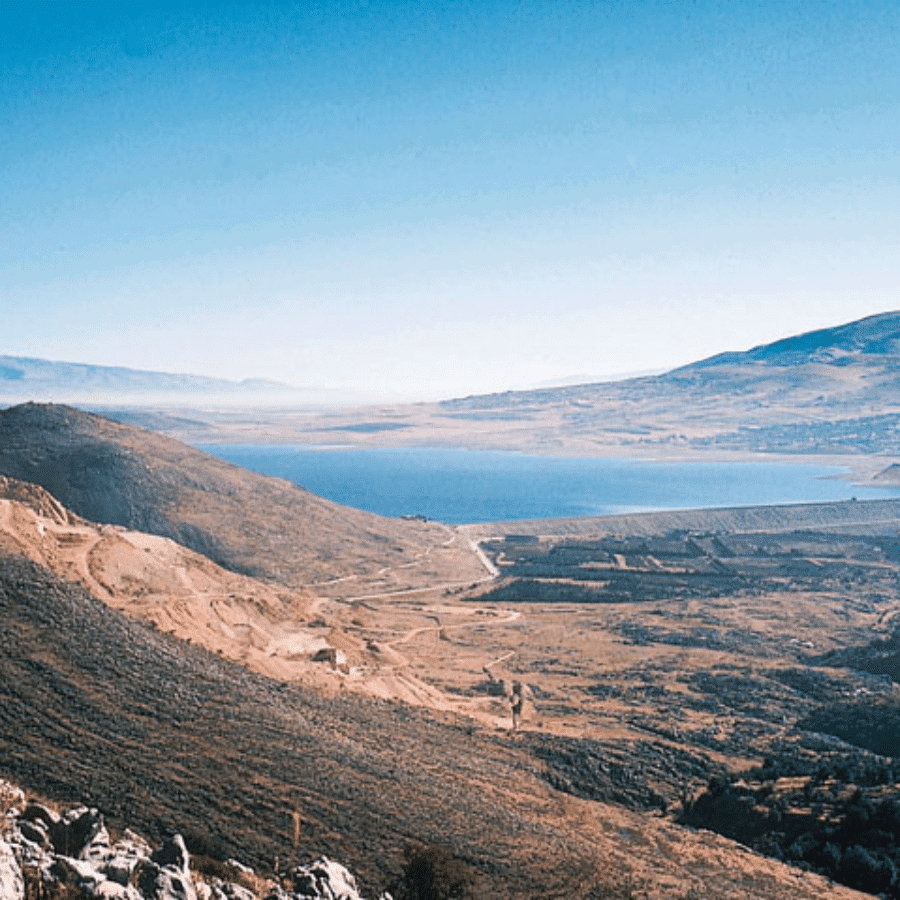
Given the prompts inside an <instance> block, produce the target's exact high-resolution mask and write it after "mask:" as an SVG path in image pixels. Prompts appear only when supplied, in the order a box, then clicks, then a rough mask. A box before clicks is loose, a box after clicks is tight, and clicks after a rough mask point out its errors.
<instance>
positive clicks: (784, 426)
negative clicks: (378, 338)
mask: <svg viewBox="0 0 900 900" xmlns="http://www.w3.org/2000/svg"><path fill="white" fill-rule="evenodd" d="M263 424H265V423H263V422H261V423H260V427H262V425H263ZM269 424H270V426H271V427H270V433H271V434H273V435H274V434H278V427H277V426H278V425H279V422H278V421H277V420H276V419H272V420H269ZM280 424H281V425H282V426H283V425H284V424H285V423H280ZM210 426H211V433H212V432H214V429H215V428H216V427H219V426H220V423H217V422H210ZM336 433H338V434H340V435H341V439H342V440H346V441H347V442H352V443H363V442H365V443H367V444H381V445H392V446H462V447H472V448H483V449H484V448H490V449H514V450H522V451H526V452H536V453H566V454H573V455H583V456H621V455H628V454H632V455H641V456H648V455H652V456H654V457H658V456H671V455H682V456H683V455H692V456H696V455H708V454H710V453H714V454H718V455H722V454H737V455H741V456H745V457H746V456H747V455H755V454H758V453H778V454H792V455H800V454H802V455H811V456H846V455H854V456H860V455H865V456H895V455H898V454H900V312H887V313H883V314H881V315H877V316H871V317H869V318H866V319H862V320H860V321H858V322H851V323H849V324H846V325H841V326H839V327H835V328H825V329H821V330H818V331H812V332H809V333H807V334H802V335H797V336H794V337H788V338H785V339H783V340H780V341H776V342H775V343H772V344H766V345H763V346H760V347H755V348H753V349H751V350H748V351H746V352H741V353H736V352H730V353H722V354H719V355H717V356H713V357H710V358H709V359H705V360H701V361H699V362H696V363H692V364H691V365H687V366H683V367H681V368H678V369H675V370H673V371H671V372H666V373H664V374H661V375H651V376H645V377H641V378H632V379H628V380H625V381H616V382H603V383H597V384H583V385H574V386H568V387H555V388H549V389H543V390H532V391H508V392H505V393H500V394H487V395H481V396H472V397H464V398H460V399H455V400H446V401H444V402H441V403H434V404H418V405H415V406H413V405H408V406H401V405H398V406H394V407H389V408H388V407H381V408H378V409H368V410H358V411H355V412H353V413H352V414H347V415H342V416H336V415H327V416H325V415H323V416H320V417H318V418H317V419H307V420H305V421H304V422H303V426H302V431H301V430H299V429H298V430H296V431H295V432H294V433H293V434H292V435H291V437H292V438H293V439H295V440H298V441H301V440H302V441H304V442H308V443H315V442H322V443H324V442H326V441H329V442H333V441H334V440H335V434H336ZM183 436H185V437H187V435H183ZM882 468H883V466H882Z"/></svg>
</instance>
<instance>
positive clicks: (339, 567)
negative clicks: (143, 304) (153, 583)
mask: <svg viewBox="0 0 900 900" xmlns="http://www.w3.org/2000/svg"><path fill="white" fill-rule="evenodd" d="M0 474H3V475H7V476H10V477H13V478H17V479H19V480H22V481H27V482H33V483H35V484H39V485H41V486H43V487H44V488H46V489H47V490H48V491H49V492H50V493H51V494H52V495H53V496H54V497H56V498H57V499H58V500H59V501H61V502H62V503H63V504H65V505H66V506H67V507H68V508H70V509H72V510H73V511H74V512H76V513H78V514H79V515H81V516H84V517H85V518H87V519H90V520H92V521H95V522H102V523H110V524H115V525H121V526H124V527H126V528H130V529H133V530H135V531H142V532H147V533H150V534H157V535H161V536H163V537H168V538H171V539H172V540H175V541H177V542H178V543H180V544H183V545H184V546H186V547H189V548H191V549H192V550H195V551H196V552H198V553H201V554H203V555H204V556H207V557H209V558H210V559H212V560H213V561H214V562H216V563H218V564H219V565H221V566H224V567H225V568H228V569H231V570H232V571H235V572H240V573H243V574H248V575H254V576H257V577H261V578H264V579H268V580H277V581H279V582H281V583H283V584H286V585H289V586H291V587H299V586H302V585H309V584H315V583H317V582H322V581H328V580H331V579H335V578H347V577H355V578H360V579H370V580H372V581H373V582H379V580H381V581H384V580H385V578H387V581H386V582H385V586H386V588H394V589H399V588H402V587H407V586H417V585H420V584H421V583H423V582H435V581H441V580H444V581H454V580H466V579H469V580H471V579H473V578H476V577H480V575H481V574H482V569H481V566H480V563H479V562H478V560H477V559H476V558H475V556H474V555H473V554H472V553H471V552H470V551H469V550H468V549H467V545H465V544H461V545H460V550H459V551H457V548H456V546H455V545H454V544H453V543H452V540H453V539H452V535H449V534H448V531H447V529H446V528H444V527H442V526H440V525H438V524H435V523H423V522H408V521H399V520H393V519H387V518H384V517H381V516H375V515H372V514H369V513H365V512H360V511H358V510H353V509H349V508H347V507H342V506H339V505H337V504H334V503H330V502H329V501H327V500H323V499H321V498H319V497H316V496H314V495H313V494H310V493H309V492H308V491H304V490H303V489H302V488H299V487H297V486H296V485H293V484H290V483H289V482H286V481H282V480H280V479H273V478H266V477H264V476H261V475H256V474H254V473H251V472H248V471H246V470H244V469H240V468H239V467H237V466H233V465H230V464H228V463H225V462H222V461H221V460H218V459H215V458H214V457H211V456H209V455H207V454H205V453H201V452H200V451H197V450H193V449H191V448H190V447H187V446H186V445H184V444H180V443H178V442H177V441H174V440H172V439H170V438H166V437H162V436H160V435H156V434H153V433H151V432H148V431H143V430H141V429H137V428H133V427H130V426H127V425H121V424H118V423H116V422H112V421H110V420H108V419H103V418H101V417H99V416H95V415H91V414H88V413H83V412H80V411H78V410H75V409H72V408H70V407H65V406H55V405H41V404H32V403H29V404H25V405H22V406H17V407H12V408H10V409H7V410H2V411H0ZM382 570H385V572H384V575H381V574H379V573H381V572H382ZM398 579H399V580H398Z"/></svg>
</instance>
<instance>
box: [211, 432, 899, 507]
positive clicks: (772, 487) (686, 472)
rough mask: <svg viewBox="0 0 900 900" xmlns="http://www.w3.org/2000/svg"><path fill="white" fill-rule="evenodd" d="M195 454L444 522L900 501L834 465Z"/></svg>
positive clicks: (352, 501)
mask: <svg viewBox="0 0 900 900" xmlns="http://www.w3.org/2000/svg"><path fill="white" fill-rule="evenodd" d="M199 449H201V450H205V451H206V452H207V453H211V454H213V455H214V456H218V457H219V458H220V459H224V460H226V461H228V462H233V463H237V464H238V465H240V466H244V467H245V468H247V469H251V470H252V471H254V472H259V473H261V474H263V475H275V476H278V477H280V478H286V479H288V480H289V481H293V482H294V483H295V484H298V485H300V486H301V487H304V488H306V489H307V490H309V491H312V492H313V493H314V494H318V495H319V496H321V497H326V498H328V499H329V500H334V501H335V502H337V503H343V504H346V505H347V506H355V507H357V508H358V509H365V510H369V511H370V512H375V513H380V514H382V515H385V516H402V515H416V514H417V515H423V516H427V517H428V518H429V519H437V520H439V521H441V522H447V523H450V524H462V523H466V522H495V521H503V520H507V519H547V518H559V517H563V518H568V517H574V516H597V515H611V514H615V513H624V512H642V511H648V510H660V509H693V508H702V507H716V506H757V505H766V504H778V503H815V502H824V501H833V500H849V499H850V498H851V497H857V498H859V499H860V500H862V499H876V498H885V497H896V496H900V489H897V488H893V489H892V488H863V487H860V486H858V485H854V484H852V483H851V482H849V481H842V480H839V479H838V476H840V475H842V474H844V473H845V471H846V470H844V469H842V468H839V467H835V466H815V465H806V464H797V465H792V464H785V463H760V462H654V461H645V460H635V459H586V458H569V457H555V456H529V455H527V454H524V453H514V452H502V451H482V450H450V449H421V448H415V449H409V448H406V449H386V448H372V449H359V448H333V449H332V448H323V447H310V446H306V445H301V446H285V445H248V444H229V445H209V444H204V445H201V446H199Z"/></svg>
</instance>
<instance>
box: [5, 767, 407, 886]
mask: <svg viewBox="0 0 900 900" xmlns="http://www.w3.org/2000/svg"><path fill="white" fill-rule="evenodd" d="M0 815H2V816H3V818H2V819H0V897H3V898H4V900H36V898H42V897H64V898H66V900H89V898H93V897H98V898H105V900H111V898H121V900H143V898H153V900H256V898H257V897H264V898H266V900H364V898H363V897H362V896H361V895H360V893H359V890H358V888H357V886H356V879H355V878H354V877H353V876H352V875H351V874H350V873H349V872H348V871H347V870H346V869H345V868H344V867H343V866H341V865H340V864H339V863H336V862H332V861H331V860H329V859H327V858H326V857H322V858H320V859H318V860H316V861H315V862H313V863H311V864H308V865H297V866H293V867H291V868H289V869H287V870H286V871H282V872H278V873H273V877H271V878H261V877H259V876H258V875H256V873H255V872H254V871H253V869H251V868H249V867H248V866H245V865H243V864H242V863H241V862H239V861H238V860H233V859H231V860H225V861H223V860H219V859H216V858H215V857H210V856H206V855H204V854H203V853H202V851H203V850H206V849H208V846H209V842H206V846H204V841H203V839H202V838H200V839H199V840H198V841H197V843H196V844H195V847H196V848H197V849H198V851H200V852H197V853H192V852H191V851H190V850H189V849H188V847H187V845H186V844H185V839H184V837H183V836H182V835H180V834H174V835H171V836H170V837H168V838H167V839H166V840H165V841H164V842H163V843H162V844H160V845H159V846H158V847H156V848H155V849H154V848H152V847H151V846H150V844H149V843H148V842H147V841H146V840H145V839H144V838H143V837H141V835H139V834H137V833H135V832H134V831H132V830H130V829H128V828H126V829H125V831H124V832H123V833H122V834H121V836H119V837H118V838H114V837H112V836H111V835H110V833H109V830H108V829H107V827H106V823H105V822H104V818H103V814H102V813H101V812H100V811H99V810H98V809H96V807H94V808H88V807H86V806H80V807H73V808H72V809H68V810H64V811H62V812H61V813H60V812H58V811H57V810H55V809H54V808H53V807H52V806H48V805H47V804H44V803H40V802H37V801H35V800H33V799H32V800H30V801H29V800H28V799H26V794H25V792H24V791H22V790H21V789H20V788H18V787H16V786H15V785H12V784H10V783H9V782H7V781H3V780H0ZM192 849H193V848H192ZM380 900H392V898H391V896H390V894H383V895H382V896H381V898H380Z"/></svg>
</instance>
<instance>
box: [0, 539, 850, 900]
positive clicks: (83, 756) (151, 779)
mask: <svg viewBox="0 0 900 900" xmlns="http://www.w3.org/2000/svg"><path fill="white" fill-rule="evenodd" d="M0 638H2V641H3V645H4V653H3V654H2V655H0V690H2V699H3V702H2V703H0V773H2V775H3V776H4V777H6V778H9V779H11V780H13V781H15V782H18V783H20V784H23V785H27V786H28V788H29V789H30V790H34V791H37V792H39V793H40V794H41V795H42V796H48V797H52V798H53V799H55V800H57V801H58V802H61V803H64V804H73V803H75V804H81V805H84V806H87V807H88V808H92V807H95V808H97V809H98V810H99V811H100V812H101V813H103V815H104V817H105V820H106V822H107V825H108V827H109V828H110V830H111V831H116V832H118V833H123V831H124V828H125V827H132V828H135V829H137V830H138V831H140V832H141V833H142V834H144V835H146V836H147V838H148V840H150V841H151V842H153V843H160V842H162V841H163V840H165V839H166V838H167V837H170V836H171V835H172V834H175V833H180V834H183V835H191V834H194V835H196V834H200V835H204V836H205V838H206V840H208V841H209V842H211V843H214V844H215V845H216V846H217V847H218V848H220V850H221V852H220V853H219V855H220V856H221V857H222V858H228V857H235V858H240V859H241V860H242V861H244V862H246V863H248V864H250V865H252V866H253V867H254V868H255V869H256V870H257V871H258V872H260V873H261V874H262V875H264V876H266V877H268V876H270V875H271V874H272V873H273V871H274V869H275V868H276V866H275V860H276V858H277V859H278V860H279V865H278V868H279V869H280V868H281V867H282V866H284V865H285V864H286V861H287V864H288V865H294V864H296V863H297V862H299V861H302V860H303V859H310V858H314V857H316V856H318V855H321V854H325V855H327V856H329V857H330V858H334V859H340V860H341V861H342V862H344V863H346V864H347V865H348V866H349V867H350V868H351V869H352V870H353V871H355V872H357V873H358V875H359V877H360V879H361V883H362V885H363V890H364V893H367V894H369V895H372V894H377V891H378V890H381V889H382V888H383V887H385V886H388V885H390V884H391V883H393V881H394V880H395V879H396V877H397V875H398V873H399V872H401V871H402V869H403V865H404V863H403V851H404V849H405V848H406V847H408V846H410V845H412V846H422V845H427V844H441V845H443V846H446V847H449V848H450V849H451V850H452V851H453V852H454V853H455V854H456V855H457V856H458V857H460V858H461V859H462V860H464V861H465V863H466V865H467V866H471V867H472V869H473V870H474V871H475V872H476V874H477V876H478V877H479V878H480V879H482V880H483V884H484V886H485V887H484V893H483V894H482V895H481V896H490V897H496V898H504V897H508V898H523V900H524V898H533V897H546V898H564V897H565V898H570V897H585V898H587V897H591V896H594V897H612V898H616V897H625V896H632V895H633V894H627V893H625V890H626V887H627V886H628V885H632V886H633V885H635V884H641V885H643V886H644V887H643V890H644V893H645V895H646V897H648V898H658V900H662V898H663V897H665V898H667V900H669V898H686V897H692V898H723V900H724V898H728V900H738V898H741V900H746V898H771V897H781V896H791V897H796V898H798V900H803V898H809V900H812V898H826V897H833V898H841V897H848V898H849V897H852V896H855V895H854V894H853V893H852V892H849V891H845V890H843V889H841V888H838V887H835V886H829V885H828V884H827V883H826V882H824V881H823V880H821V879H817V878H815V877H813V876H811V875H805V874H803V873H799V872H797V871H793V870H790V869H787V868H785V867H782V866H780V865H779V864H777V863H774V862H772V861H769V860H766V859H765V858H763V857H756V856H749V855H747V854H742V853H741V852H740V851H738V850H736V849H735V848H734V847H733V846H732V845H731V844H729V842H728V841H726V840H724V839H722V838H717V837H715V836H713V835H711V834H708V833H705V834H694V833H692V832H690V831H686V830H684V829H681V828H678V827H677V826H675V825H673V824H672V823H671V822H670V821H668V820H666V819H663V818H660V817H659V816H658V815H656V816H654V815H648V813H646V812H640V811H638V810H633V811H631V810H628V809H625V808H622V807H617V806H612V805H607V804H605V803H602V802H598V801H595V800H589V799H587V794H586V793H585V789H583V788H579V787H578V783H579V782H584V783H585V784H588V783H589V785H590V791H592V792H599V795H602V792H603V791H604V790H605V789H608V790H609V791H610V792H613V791H614V790H615V788H616V784H615V779H617V778H618V779H622V778H624V780H625V782H628V783H630V784H632V785H634V784H635V779H636V778H637V779H639V778H641V777H643V776H641V775H640V774H639V772H638V771H637V770H635V771H634V772H631V773H624V772H623V771H622V768H621V767H620V766H615V767H606V766H603V765H598V760H597V758H596V755H595V752H594V750H593V749H592V742H590V741H572V740H561V739H556V738H554V737H553V736H551V735H542V736H540V738H539V739H536V740H530V739H529V740H520V739H519V738H518V737H517V736H516V735H508V734H502V733H501V734H497V733H488V732H485V731H483V730H480V729H478V728H473V727H472V725H471V723H467V722H466V721H465V720H461V719H456V718H454V717H441V716H436V715H434V714H431V713H429V712H426V711H424V710H416V709H413V708H410V707H407V706H403V705H402V704H397V703H392V702H385V701H381V702H378V701H365V700H362V699H359V698H355V697H353V696H346V697H341V696H332V697H330V698H329V697H324V696H322V695H321V694H318V693H316V692H312V691H308V690H305V689H303V688H301V687H300V686H297V685H286V684H283V683H279V682H274V681H272V680H269V679H267V678H265V677H263V676H259V675H255V674H253V673H251V672H248V671H247V670H246V669H244V668H241V667H240V666H237V665H235V664H233V663H230V662H228V661H226V660H222V659H220V658H218V657H217V656H215V655H214V654H210V653H209V652H208V651H206V650H204V649H202V648H199V647H196V646H193V645H190V644H187V643H186V642H184V641H179V640H177V639H175V638H173V637H171V636H169V635H165V634H160V633H159V632H158V631H155V630H154V629H152V628H149V627H147V626H144V625H142V624H140V623H138V622H135V621H133V620H130V619H127V618H125V617H124V616H123V615H121V614H119V613H117V612H116V611H114V610H111V609H109V608H108V607H107V606H105V605H103V604H101V603H100V602H99V601H97V600H96V599H95V598H93V597H90V596H89V595H87V594H86V593H85V591H84V590H82V589H81V588H79V587H77V586H75V585H72V584H70V583H67V582H63V581H61V580H60V579H59V578H57V577H55V576H54V575H53V574H52V573H51V572H49V571H48V570H47V569H45V568H42V567H39V566H37V565H35V564H34V563H32V562H30V561H28V560H26V559H25V558H24V557H22V556H10V555H7V556H4V557H3V558H2V559H0ZM604 783H606V784H607V788H604ZM623 783H624V782H623ZM630 889H631V888H630V887H628V890H630Z"/></svg>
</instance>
